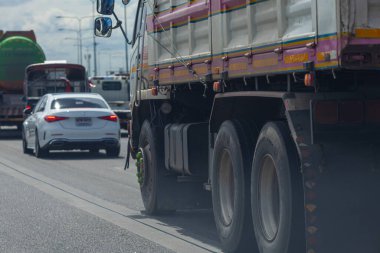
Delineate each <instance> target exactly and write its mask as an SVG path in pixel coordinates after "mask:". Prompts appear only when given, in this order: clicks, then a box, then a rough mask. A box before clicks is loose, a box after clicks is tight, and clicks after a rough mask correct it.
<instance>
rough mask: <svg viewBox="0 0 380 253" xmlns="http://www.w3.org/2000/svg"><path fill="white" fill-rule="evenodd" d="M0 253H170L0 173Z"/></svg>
mask: <svg viewBox="0 0 380 253" xmlns="http://www.w3.org/2000/svg"><path fill="white" fill-rule="evenodd" d="M0 202H1V208H0V224H1V226H0V252H131V253H133V252H135V253H137V252H142V253H143V252H163V253H166V252H168V253H170V252H173V251H171V250H168V249H166V248H164V247H162V246H160V245H158V244H156V243H153V242H151V241H149V240H147V239H144V238H142V237H140V236H137V235H135V234H134V233H131V232H129V231H127V230H125V229H122V228H120V227H118V226H116V225H113V224H112V223H109V222H106V221H104V220H103V219H100V218H98V217H96V216H93V215H90V214H89V213H87V212H84V211H81V210H79V209H77V208H74V207H72V206H70V205H67V204H64V203H62V202H60V201H58V200H56V199H55V198H53V197H51V196H50V195H47V194H45V193H43V192H41V191H39V190H37V189H36V188H34V187H31V186H29V185H26V184H24V183H21V182H20V181H18V180H16V179H15V178H13V177H11V176H8V175H6V174H4V173H1V172H0Z"/></svg>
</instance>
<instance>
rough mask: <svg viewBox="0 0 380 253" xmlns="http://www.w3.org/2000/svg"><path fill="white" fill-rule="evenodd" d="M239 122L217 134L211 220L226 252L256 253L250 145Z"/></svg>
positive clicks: (225, 125)
mask: <svg viewBox="0 0 380 253" xmlns="http://www.w3.org/2000/svg"><path fill="white" fill-rule="evenodd" d="M250 142H251V141H250V138H248V136H247V135H246V134H245V133H244V130H243V127H242V125H241V124H240V123H239V122H236V121H226V122H224V123H223V124H222V126H221V127H220V130H219V132H218V135H217V138H216V141H215V146H214V157H213V173H212V202H213V210H214V218H215V223H216V227H217V231H218V234H219V238H220V241H221V243H222V249H223V250H224V251H225V252H258V251H257V246H256V243H255V241H254V236H253V228H252V218H251V210H250V168H251V160H250V159H251V156H252V153H253V144H252V143H250Z"/></svg>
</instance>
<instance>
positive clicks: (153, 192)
mask: <svg viewBox="0 0 380 253" xmlns="http://www.w3.org/2000/svg"><path fill="white" fill-rule="evenodd" d="M128 2H129V1H123V3H124V4H128ZM113 7H114V1H113V0H103V1H100V0H99V1H98V12H99V13H101V14H104V15H111V14H112V15H114V17H115V18H116V20H117V25H116V26H115V27H120V20H118V18H117V15H116V14H115V12H114V11H113ZM379 12H380V0H261V1H258V0H206V1H205V0H140V1H138V7H137V12H136V19H135V24H134V33H133V36H132V37H131V38H127V37H126V36H125V37H126V40H127V43H129V44H131V46H132V52H131V54H130V61H131V64H130V66H131V70H130V73H131V76H130V84H131V93H132V97H131V111H132V122H131V129H130V147H131V150H132V157H133V158H135V159H136V160H137V170H138V173H137V174H138V180H139V183H140V188H141V196H142V200H143V203H144V206H145V209H146V212H147V213H148V214H152V215H153V214H156V213H159V212H162V211H165V210H175V209H181V208H196V207H198V208H199V207H204V206H207V204H209V203H211V202H212V208H213V213H214V219H215V224H216V229H217V232H218V235H219V238H220V241H221V247H222V250H223V251H224V252H252V253H338V252H339V253H340V252H345V253H357V252H365V253H376V252H380V240H379V238H380V226H379V224H380V215H379V213H380V201H378V200H377V199H378V197H379V195H380V183H379V182H380V159H379V151H380V145H379V144H380V143H379V142H380V138H379V134H380V83H379V82H380V71H379V68H380V19H379ZM110 21H111V19H110V17H106V16H103V17H99V18H97V19H96V20H95V34H97V35H99V36H104V37H107V36H110V35H111V29H112V24H111V22H110ZM115 27H113V28H115ZM121 28H122V27H121ZM207 192H208V193H207ZM210 195H211V200H209V199H208V197H209V196H210ZM209 201H210V202H209Z"/></svg>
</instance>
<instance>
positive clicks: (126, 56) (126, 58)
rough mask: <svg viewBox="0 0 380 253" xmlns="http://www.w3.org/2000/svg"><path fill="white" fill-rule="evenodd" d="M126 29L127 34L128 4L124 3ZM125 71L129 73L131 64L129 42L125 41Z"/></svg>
mask: <svg viewBox="0 0 380 253" xmlns="http://www.w3.org/2000/svg"><path fill="white" fill-rule="evenodd" d="M124 30H125V34H127V6H126V5H124ZM125 73H126V74H128V73H129V66H128V42H127V41H125Z"/></svg>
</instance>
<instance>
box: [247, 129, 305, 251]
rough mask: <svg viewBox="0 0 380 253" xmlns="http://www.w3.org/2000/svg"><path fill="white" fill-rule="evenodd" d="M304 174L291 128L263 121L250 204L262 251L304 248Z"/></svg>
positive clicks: (253, 169) (254, 167) (303, 249)
mask: <svg viewBox="0 0 380 253" xmlns="http://www.w3.org/2000/svg"><path fill="white" fill-rule="evenodd" d="M303 207H304V201H303V190H302V175H301V172H300V169H299V160H298V157H297V152H296V148H295V145H294V143H293V141H292V139H291V135H290V131H289V129H288V127H287V126H286V125H285V123H283V122H269V123H267V124H265V125H264V127H263V128H262V130H261V133H260V135H259V138H258V142H257V145H256V149H255V154H254V159H253V164H252V173H251V208H252V219H253V225H254V231H255V237H256V241H257V244H258V247H259V249H260V253H293V252H304V251H305V244H304V241H305V240H304V233H305V232H304V231H305V228H304V214H303Z"/></svg>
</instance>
